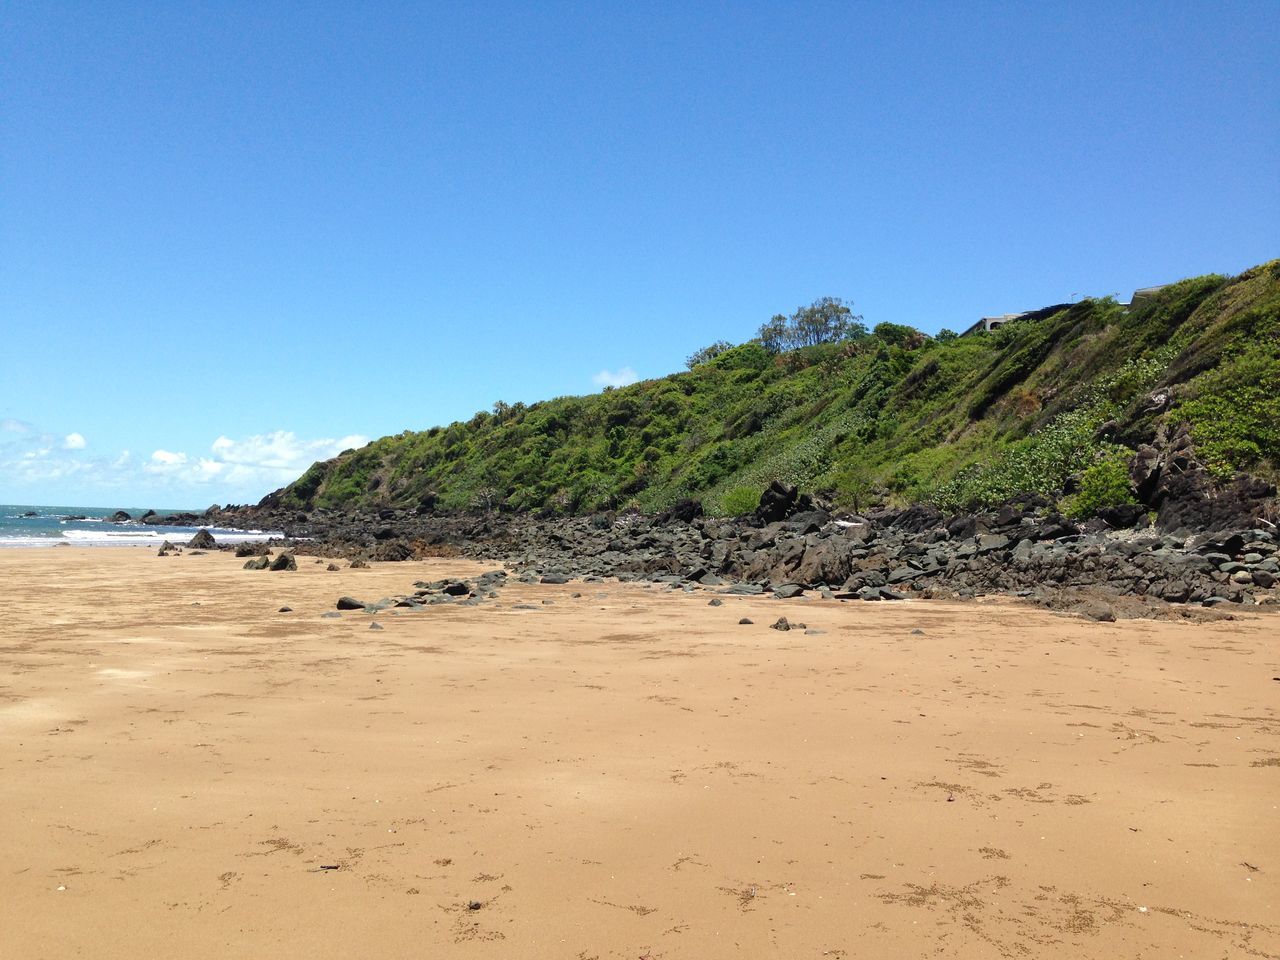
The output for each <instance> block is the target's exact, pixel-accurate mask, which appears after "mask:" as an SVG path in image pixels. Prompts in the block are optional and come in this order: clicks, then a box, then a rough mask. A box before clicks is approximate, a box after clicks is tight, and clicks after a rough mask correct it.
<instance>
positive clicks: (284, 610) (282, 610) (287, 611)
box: [276, 607, 293, 613]
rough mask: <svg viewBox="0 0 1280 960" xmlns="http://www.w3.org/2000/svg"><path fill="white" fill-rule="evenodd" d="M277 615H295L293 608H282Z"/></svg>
mask: <svg viewBox="0 0 1280 960" xmlns="http://www.w3.org/2000/svg"><path fill="white" fill-rule="evenodd" d="M276 613H293V607H281V608H280V609H279V610H277V611H276Z"/></svg>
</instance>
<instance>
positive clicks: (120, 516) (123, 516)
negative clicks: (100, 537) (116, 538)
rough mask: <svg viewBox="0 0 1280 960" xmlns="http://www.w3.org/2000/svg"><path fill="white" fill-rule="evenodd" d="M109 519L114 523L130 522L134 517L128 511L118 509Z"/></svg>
mask: <svg viewBox="0 0 1280 960" xmlns="http://www.w3.org/2000/svg"><path fill="white" fill-rule="evenodd" d="M107 519H108V520H109V521H110V522H112V523H128V522H129V521H130V520H132V519H133V517H132V516H130V515H129V514H128V513H125V512H124V511H123V510H117V511H116V512H115V513H113V514H112V515H111V516H109V517H107Z"/></svg>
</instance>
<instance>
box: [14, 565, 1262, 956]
mask: <svg viewBox="0 0 1280 960" xmlns="http://www.w3.org/2000/svg"><path fill="white" fill-rule="evenodd" d="M299 560H300V569H299V570H298V571H297V572H296V573H266V572H250V571H245V570H242V569H240V566H241V564H242V562H243V561H240V560H236V559H235V558H233V557H231V556H228V555H226V554H216V553H215V554H208V555H205V556H190V555H186V556H181V557H174V558H158V557H156V556H155V555H154V554H153V553H152V552H151V551H149V550H141V549H125V548H119V549H99V550H76V549H57V550H8V551H0V591H2V594H0V595H2V596H3V599H2V600H0V876H3V878H4V882H3V892H2V893H0V956H3V957H4V958H6V960H7V958H10V957H13V958H39V957H49V958H55V957H56V958H66V957H94V958H106V957H121V958H124V957H128V958H138V957H147V956H154V957H185V958H203V957H219V958H227V957H246V958H247V957H285V958H289V957H350V958H362V960H363V958H383V957H386V958H393V957H394V958H409V957H415V958H416V957H476V958H510V957H534V958H539V957H556V958H571V960H572V958H583V960H586V958H593V957H596V958H654V960H656V958H659V957H669V958H676V957H680V958H718V957H780V958H799V957H814V958H821V957H849V958H854V957H877V958H878V957H923V956H929V957H966V958H969V957H972V958H986V957H996V958H1003V957H1064V958H1065V957H1072V958H1079V957H1097V958H1120V957H1147V958H1162V960H1163V958H1174V957H1196V958H1201V957H1205V958H1207V957H1214V958H1219V957H1222V958H1234V957H1276V956H1280V883H1278V882H1277V881H1280V682H1277V681H1276V680H1275V679H1273V678H1275V677H1280V618H1277V617H1275V616H1271V617H1267V616H1261V615H1248V614H1243V615H1241V616H1239V617H1238V619H1236V620H1233V621H1227V622H1219V623H1200V624H1191V623H1186V624H1180V623H1168V622H1150V621H1127V622H1120V623H1102V624H1099V623H1092V622H1085V621H1080V620H1075V619H1072V618H1067V617H1062V616H1055V615H1052V614H1049V613H1045V612H1040V611H1037V610H1032V609H1029V608H1026V607H1022V606H1018V605H1016V604H1012V603H1008V602H991V603H970V604H946V603H936V602H923V601H920V602H916V601H911V602H905V603H893V604H890V603H880V604H867V603H851V604H839V603H835V602H823V601H816V600H814V601H804V600H795V601H786V602H782V601H776V600H771V599H763V598H751V599H742V598H735V597H725V598H724V604H723V606H719V607H711V606H708V602H707V601H708V599H709V598H710V596H712V594H709V593H706V592H699V593H695V594H683V593H674V594H673V593H671V592H670V591H668V590H666V589H665V588H661V589H660V588H651V589H645V588H644V587H642V586H638V585H620V584H616V583H609V584H569V585H566V586H528V585H522V584H513V585H512V586H511V587H508V588H506V589H505V590H503V591H502V593H501V597H500V600H499V601H497V604H496V605H495V603H493V602H490V603H487V604H485V605H482V606H479V607H473V608H467V607H452V606H449V607H434V608H430V609H427V610H424V611H421V612H413V613H401V614H400V615H398V616H397V615H393V614H391V612H390V611H385V612H383V613H379V614H377V615H373V616H371V615H369V614H366V613H363V612H358V613H346V614H343V615H342V616H341V617H340V618H337V619H333V618H324V617H322V616H321V614H322V613H325V612H328V611H331V610H332V609H333V604H334V601H335V600H336V598H337V597H338V596H340V595H342V594H351V595H353V596H356V597H360V598H362V599H364V600H370V601H371V600H376V599H378V598H379V597H382V596H386V595H393V594H403V593H406V592H409V591H410V590H411V584H412V583H413V581H415V580H419V579H428V580H430V579H436V578H438V577H441V576H444V575H446V574H466V573H476V572H479V571H480V570H482V569H487V568H484V567H477V566H474V565H471V564H468V563H467V562H465V561H440V562H431V563H403V564H385V565H380V564H375V565H374V567H373V569H371V570H348V569H345V564H344V565H343V566H344V569H343V570H341V571H339V572H326V571H325V569H324V566H323V565H318V564H314V563H312V562H311V560H310V559H309V558H299ZM576 592H580V593H581V594H582V595H581V596H580V597H578V598H574V597H573V596H572V595H573V594H574V593H576ZM548 600H549V601H553V602H552V603H550V604H546V603H544V601H548ZM517 603H519V604H531V605H533V607H534V609H513V606H514V605H515V604H517ZM284 605H287V606H290V607H292V608H293V612H292V613H278V612H277V609H278V608H279V607H281V606H284ZM784 614H785V615H786V616H787V617H788V618H789V619H791V620H792V621H793V622H796V621H802V622H805V623H807V624H808V625H809V626H810V627H811V628H814V629H815V630H817V631H820V632H816V633H811V634H806V633H805V632H804V631H800V630H793V631H790V632H786V633H783V632H779V631H775V630H770V629H768V626H767V625H768V624H769V623H772V622H773V621H774V620H775V619H776V618H777V617H778V616H780V615H784ZM744 616H745V617H750V618H751V619H753V620H754V621H755V623H754V624H752V625H748V626H740V625H739V624H738V620H739V619H740V618H741V617H744ZM375 620H376V622H377V623H378V624H379V625H381V626H382V627H383V629H382V630H371V629H370V627H369V624H370V622H371V621H375ZM331 868H332V869H331Z"/></svg>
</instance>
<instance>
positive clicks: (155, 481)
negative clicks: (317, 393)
mask: <svg viewBox="0 0 1280 960" xmlns="http://www.w3.org/2000/svg"><path fill="white" fill-rule="evenodd" d="M368 442H369V439H368V437H364V436H360V435H354V434H353V435H349V436H345V437H338V438H318V439H307V438H304V437H299V436H298V435H297V434H295V433H293V432H291V431H288V430H276V431H273V432H270V433H263V434H254V435H252V436H247V437H241V438H232V437H228V436H225V435H222V436H219V437H218V438H217V439H216V440H214V441H213V443H212V444H210V447H209V452H208V454H199V453H196V454H190V453H187V452H186V451H182V450H168V449H165V448H158V449H156V450H153V451H152V453H151V454H150V456H146V455H144V456H142V457H135V456H133V455H132V454H130V452H129V451H128V450H122V451H120V452H119V453H113V454H107V453H103V454H99V455H97V456H94V455H91V454H89V453H88V452H87V448H88V441H87V440H86V439H85V437H84V436H83V435H82V434H80V433H68V434H63V435H61V436H59V435H56V434H49V433H45V432H42V431H41V430H39V429H37V428H36V427H35V426H34V425H32V424H28V423H25V422H24V421H21V420H4V421H0V489H12V490H14V491H18V490H23V491H26V492H25V493H24V496H26V497H27V498H28V499H29V500H30V501H31V502H49V503H55V502H59V501H61V502H73V501H76V500H79V501H80V502H84V503H93V502H98V501H99V500H102V499H103V497H102V496H101V495H100V494H98V495H95V491H111V497H112V498H113V499H114V498H115V497H117V496H119V495H126V496H128V497H131V498H135V500H136V501H144V500H147V499H149V498H150V499H154V501H155V502H157V503H164V504H165V505H168V506H172V505H174V504H180V503H186V504H187V505H188V506H192V505H195V504H196V503H197V501H198V500H199V501H203V500H204V498H206V497H209V498H210V499H212V498H214V497H216V498H218V499H220V500H233V501H238V502H247V501H250V500H256V499H258V498H260V497H261V496H263V495H264V494H266V493H269V492H270V491H271V490H274V489H276V488H278V487H282V486H284V485H285V484H287V483H290V482H291V481H293V480H296V479H297V478H298V477H299V476H301V475H302V472H303V471H304V470H306V469H307V467H309V466H310V465H311V464H312V463H313V462H314V461H316V460H327V459H329V458H330V457H334V456H337V455H338V454H339V453H341V452H342V451H343V450H347V449H350V448H352V447H362V446H364V445H365V444H366V443H368ZM14 495H16V493H15V494H14ZM68 497H70V498H71V499H67V498H68ZM41 498H43V499H41Z"/></svg>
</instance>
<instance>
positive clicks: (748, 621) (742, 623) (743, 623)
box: [738, 617, 755, 626]
mask: <svg viewBox="0 0 1280 960" xmlns="http://www.w3.org/2000/svg"><path fill="white" fill-rule="evenodd" d="M752 623H755V621H754V620H752V619H751V618H750V617H743V618H742V619H741V620H739V621H738V625H739V626H746V625H748V624H752Z"/></svg>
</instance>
